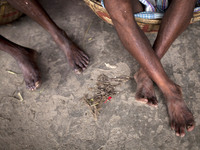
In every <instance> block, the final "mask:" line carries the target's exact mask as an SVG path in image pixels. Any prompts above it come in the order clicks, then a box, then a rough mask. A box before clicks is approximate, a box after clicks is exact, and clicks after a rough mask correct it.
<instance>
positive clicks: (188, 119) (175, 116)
mask: <svg viewBox="0 0 200 150" xmlns="http://www.w3.org/2000/svg"><path fill="white" fill-rule="evenodd" d="M165 97H166V99H167V108H168V114H169V117H170V122H171V128H172V129H173V130H174V131H175V133H176V135H177V136H181V137H183V136H185V128H186V129H187V131H192V130H193V129H194V127H195V122H194V117H193V115H192V113H191V111H190V110H189V109H188V107H187V106H186V104H185V103H184V101H183V99H182V93H181V88H180V87H179V86H177V87H176V88H175V89H174V90H173V91H172V94H168V96H165Z"/></svg>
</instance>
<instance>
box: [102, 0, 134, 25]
mask: <svg viewBox="0 0 200 150" xmlns="http://www.w3.org/2000/svg"><path fill="white" fill-rule="evenodd" d="M128 5H129V4H128V3H127V2H126V0H118V1H116V0H114V1H113V0H105V6H106V10H107V11H108V13H109V15H110V17H111V19H112V21H113V23H114V24H116V23H117V24H126V23H127V21H128V18H129V17H130V14H131V17H133V16H132V13H130V12H131V10H130V9H129V8H130V6H128Z"/></svg>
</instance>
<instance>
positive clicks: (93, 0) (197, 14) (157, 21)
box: [85, 0, 200, 25]
mask: <svg viewBox="0 0 200 150" xmlns="http://www.w3.org/2000/svg"><path fill="white" fill-rule="evenodd" d="M85 1H90V2H91V3H94V4H96V6H97V7H100V8H103V6H102V5H101V2H98V1H97V0H85ZM135 20H136V21H137V22H140V23H144V24H152V25H156V24H160V23H161V21H162V19H144V18H138V17H135ZM199 20H200V11H198V12H194V13H193V17H192V19H191V21H190V23H194V22H197V21H199Z"/></svg>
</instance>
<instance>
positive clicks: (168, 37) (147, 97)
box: [134, 0, 195, 104]
mask: <svg viewBox="0 0 200 150" xmlns="http://www.w3.org/2000/svg"><path fill="white" fill-rule="evenodd" d="M194 5H195V0H193V1H191V2H189V1H180V0H173V1H172V3H171V4H170V6H169V8H168V10H167V12H166V13H165V15H164V17H163V19H162V24H161V26H160V30H159V32H158V36H157V38H156V40H155V43H154V45H153V49H154V51H155V53H156V55H157V56H158V58H159V59H161V58H162V57H163V56H164V54H165V53H166V52H167V50H168V48H169V47H170V45H171V44H172V42H173V41H174V40H175V39H176V38H177V37H178V35H179V34H180V33H182V32H183V31H184V30H185V28H186V27H187V26H188V25H189V22H190V19H191V17H192V14H193V9H194ZM183 8H184V9H183ZM179 14H181V15H179ZM168 24H169V25H168ZM134 78H135V80H136V82H137V91H136V99H137V100H140V101H148V103H150V104H151V103H155V104H157V99H156V96H155V92H154V88H153V82H152V81H151V79H150V78H149V77H148V76H147V74H146V73H145V72H144V71H143V69H142V68H140V69H139V71H138V72H137V73H136V74H135V75H134ZM152 98H153V100H152Z"/></svg>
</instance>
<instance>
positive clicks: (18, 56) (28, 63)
mask: <svg viewBox="0 0 200 150" xmlns="http://www.w3.org/2000/svg"><path fill="white" fill-rule="evenodd" d="M0 50H2V51H5V52H7V53H8V54H10V55H11V56H12V57H13V58H15V60H16V61H17V63H18V64H19V67H20V68H21V70H22V73H23V75H24V80H25V83H26V86H27V88H28V89H29V90H35V89H36V88H38V87H39V85H40V75H39V69H38V67H37V64H36V62H35V57H36V51H34V50H32V49H29V48H25V47H22V46H19V45H17V44H15V43H13V42H11V41H8V40H7V39H5V38H4V37H2V36H1V35H0Z"/></svg>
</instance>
